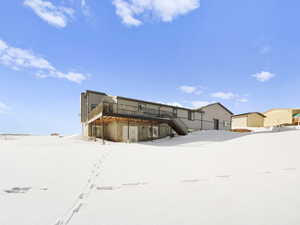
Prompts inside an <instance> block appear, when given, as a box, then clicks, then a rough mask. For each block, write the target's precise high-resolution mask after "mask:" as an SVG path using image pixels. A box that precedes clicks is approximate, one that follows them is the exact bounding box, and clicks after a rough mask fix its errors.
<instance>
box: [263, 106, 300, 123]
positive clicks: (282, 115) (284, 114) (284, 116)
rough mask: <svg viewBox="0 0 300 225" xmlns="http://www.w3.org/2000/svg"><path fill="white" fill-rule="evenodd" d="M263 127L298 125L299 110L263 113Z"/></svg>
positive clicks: (276, 110) (274, 110)
mask: <svg viewBox="0 0 300 225" xmlns="http://www.w3.org/2000/svg"><path fill="white" fill-rule="evenodd" d="M264 115H265V116H266V118H265V122H264V126H265V127H272V126H279V125H298V123H299V118H300V109H271V110H268V111H267V112H265V113H264Z"/></svg>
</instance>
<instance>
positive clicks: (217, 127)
mask: <svg viewBox="0 0 300 225" xmlns="http://www.w3.org/2000/svg"><path fill="white" fill-rule="evenodd" d="M219 124H220V121H219V120H218V119H214V129H215V130H219V128H220V126H219Z"/></svg>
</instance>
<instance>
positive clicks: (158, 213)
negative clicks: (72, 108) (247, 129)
mask: <svg viewBox="0 0 300 225" xmlns="http://www.w3.org/2000/svg"><path fill="white" fill-rule="evenodd" d="M299 140H300V130H294V131H283V132H261V133H251V134H237V133H230V132H221V131H220V132H215V131H207V132H197V133H193V134H190V135H188V136H185V137H176V138H173V139H164V140H159V141H156V142H153V143H151V142H150V143H149V142H146V143H139V144H123V143H110V142H107V144H106V145H102V144H101V141H100V142H88V141H85V140H82V139H81V138H79V137H76V136H72V137H64V138H59V137H38V136H24V137H22V136H16V137H10V138H6V139H5V138H1V136H0V178H1V181H0V225H54V224H56V225H66V224H69V225H98V224H99V225H100V224H101V225H102V224H103V225H184V224H186V225H199V224H205V225H219V224H220V225H282V224H288V225H299V224H300V214H299V207H300V194H299V190H300V177H299V175H300V167H299V165H300V148H299Z"/></svg>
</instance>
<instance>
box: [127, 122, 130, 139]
mask: <svg viewBox="0 0 300 225" xmlns="http://www.w3.org/2000/svg"><path fill="white" fill-rule="evenodd" d="M127 122H128V124H127V129H128V130H127V142H128V143H129V142H130V140H129V137H130V135H129V131H130V130H129V119H128V121H127Z"/></svg>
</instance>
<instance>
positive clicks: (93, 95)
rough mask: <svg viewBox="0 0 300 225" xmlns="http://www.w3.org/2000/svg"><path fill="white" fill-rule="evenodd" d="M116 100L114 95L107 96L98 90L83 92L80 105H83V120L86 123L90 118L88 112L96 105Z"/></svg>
mask: <svg viewBox="0 0 300 225" xmlns="http://www.w3.org/2000/svg"><path fill="white" fill-rule="evenodd" d="M103 101H105V102H112V103H113V102H116V100H115V98H114V97H112V96H107V95H105V94H101V93H97V92H89V91H87V92H86V93H81V97H80V105H81V122H82V123H84V122H86V121H87V119H88V113H90V112H91V111H92V109H93V107H94V106H96V105H98V104H100V103H101V102H103Z"/></svg>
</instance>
